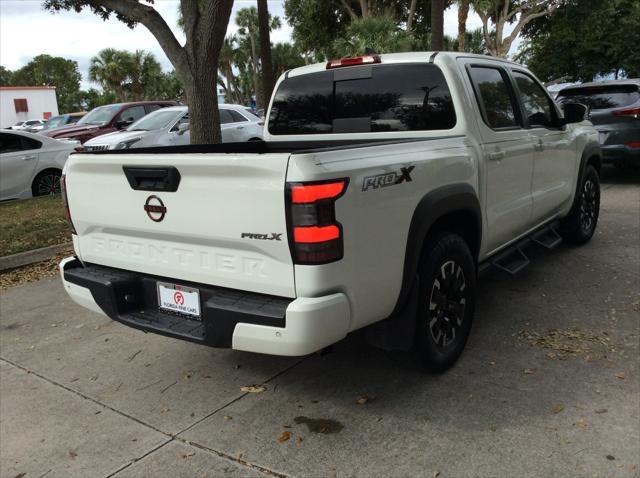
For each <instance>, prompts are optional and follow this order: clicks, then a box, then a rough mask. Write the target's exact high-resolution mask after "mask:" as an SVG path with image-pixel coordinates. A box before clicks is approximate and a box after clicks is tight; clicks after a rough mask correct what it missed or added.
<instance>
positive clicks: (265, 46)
mask: <svg viewBox="0 0 640 478" xmlns="http://www.w3.org/2000/svg"><path fill="white" fill-rule="evenodd" d="M270 30H271V28H270V26H269V7H268V5H267V0H258V33H259V34H260V64H261V65H262V95H263V100H264V102H265V104H266V103H268V102H269V99H270V98H271V92H272V91H273V83H274V81H275V78H274V77H273V61H272V60H271V39H270V37H269V32H270Z"/></svg>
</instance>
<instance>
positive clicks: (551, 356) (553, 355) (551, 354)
mask: <svg viewBox="0 0 640 478" xmlns="http://www.w3.org/2000/svg"><path fill="white" fill-rule="evenodd" d="M557 356H558V355H557V354H556V353H555V352H549V353H548V354H547V357H549V358H550V359H554V358H556V357H557Z"/></svg>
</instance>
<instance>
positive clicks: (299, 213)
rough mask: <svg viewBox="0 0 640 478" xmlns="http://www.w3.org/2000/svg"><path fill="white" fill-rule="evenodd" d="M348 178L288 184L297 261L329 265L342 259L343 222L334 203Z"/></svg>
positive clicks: (290, 218) (340, 194)
mask: <svg viewBox="0 0 640 478" xmlns="http://www.w3.org/2000/svg"><path fill="white" fill-rule="evenodd" d="M348 184H349V180H348V179H347V178H344V179H333V180H330V181H317V182H305V183H288V184H287V207H288V222H289V245H290V247H291V254H292V256H293V262H294V263H296V264H327V263H329V262H335V261H339V260H340V259H342V254H343V241H342V225H341V224H340V223H339V222H338V221H337V220H336V210H335V203H336V201H337V200H338V198H340V197H341V196H342V195H343V194H344V193H345V191H346V190H347V185H348Z"/></svg>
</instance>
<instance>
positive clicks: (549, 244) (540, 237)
mask: <svg viewBox="0 0 640 478" xmlns="http://www.w3.org/2000/svg"><path fill="white" fill-rule="evenodd" d="M531 240H532V241H533V242H535V243H536V244H539V245H541V246H542V247H544V248H545V249H554V248H556V247H558V246H559V245H560V244H561V243H562V237H560V234H558V233H557V232H556V230H555V229H554V228H553V227H550V228H548V229H543V230H541V231H540V232H537V233H535V234H534V235H533V236H531Z"/></svg>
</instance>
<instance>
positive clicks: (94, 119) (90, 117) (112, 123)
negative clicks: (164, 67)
mask: <svg viewBox="0 0 640 478" xmlns="http://www.w3.org/2000/svg"><path fill="white" fill-rule="evenodd" d="M175 104H176V102H175V101H138V102H135V103H116V104H113V105H106V106H98V107H97V108H94V109H92V110H91V111H90V112H89V113H87V114H86V115H85V116H83V117H82V118H81V119H80V120H79V121H78V122H77V123H76V124H73V125H70V126H64V127H62V128H54V129H50V130H46V131H44V132H43V133H42V134H44V135H45V136H49V137H51V138H56V139H73V140H76V141H79V142H80V144H83V143H84V142H85V141H87V140H89V139H91V138H95V137H96V136H101V135H103V134H107V133H111V132H113V131H118V130H121V129H124V128H126V127H128V126H129V125H131V124H132V123H134V122H135V121H137V120H139V119H140V118H142V117H143V116H145V115H146V114H149V113H151V112H152V111H156V110H158V109H160V108H165V107H167V106H173V105H175Z"/></svg>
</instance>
